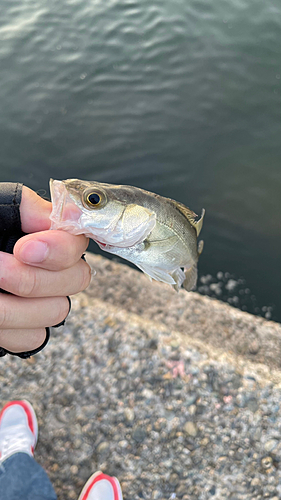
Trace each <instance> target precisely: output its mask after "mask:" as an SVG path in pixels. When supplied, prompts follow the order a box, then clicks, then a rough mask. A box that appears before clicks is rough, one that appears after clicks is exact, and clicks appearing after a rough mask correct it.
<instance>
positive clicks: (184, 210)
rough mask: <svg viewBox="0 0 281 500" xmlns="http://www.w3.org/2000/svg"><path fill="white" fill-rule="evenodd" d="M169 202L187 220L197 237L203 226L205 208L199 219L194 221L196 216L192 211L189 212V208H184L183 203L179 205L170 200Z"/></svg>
mask: <svg viewBox="0 0 281 500" xmlns="http://www.w3.org/2000/svg"><path fill="white" fill-rule="evenodd" d="M170 201H171V202H172V203H173V205H175V207H176V208H177V209H178V210H179V211H180V212H181V213H182V214H183V215H184V216H185V218H186V219H187V220H188V222H189V223H190V224H191V225H192V226H193V227H194V228H195V230H196V234H197V236H199V234H200V231H201V229H202V226H203V219H204V215H205V208H202V212H201V217H200V219H199V220H196V219H197V217H198V215H197V214H196V213H195V212H193V211H192V210H190V208H188V207H186V206H185V205H183V203H180V202H178V201H175V200H171V199H170Z"/></svg>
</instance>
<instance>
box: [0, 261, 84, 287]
mask: <svg viewBox="0 0 281 500" xmlns="http://www.w3.org/2000/svg"><path fill="white" fill-rule="evenodd" d="M90 280H91V268H90V266H88V264H87V263H86V262H85V261H84V260H82V259H79V261H78V262H77V264H75V265H74V266H72V267H70V268H68V269H64V270H62V271H47V270H46V269H40V268H36V267H32V266H28V265H27V264H22V263H21V262H20V261H18V260H17V259H15V257H14V256H13V255H11V254H8V253H4V252H0V287H1V288H3V289H4V290H6V291H7V292H10V293H12V294H14V295H18V296H20V297H55V296H57V297H62V296H64V295H73V294H75V293H78V292H81V291H82V290H85V288H87V286H88V285H89V284H90Z"/></svg>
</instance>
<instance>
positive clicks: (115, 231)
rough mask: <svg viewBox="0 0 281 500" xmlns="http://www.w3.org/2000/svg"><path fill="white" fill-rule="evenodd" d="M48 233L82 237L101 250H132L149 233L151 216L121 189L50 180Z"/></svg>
mask: <svg viewBox="0 0 281 500" xmlns="http://www.w3.org/2000/svg"><path fill="white" fill-rule="evenodd" d="M50 191H51V198H52V205H53V207H52V213H51V215H50V219H51V221H52V226H51V229H62V230H66V231H68V232H70V233H72V234H85V235H86V236H87V237H89V238H92V239H93V240H95V241H96V242H97V243H98V244H99V245H100V246H101V248H103V247H104V246H105V245H112V246H118V247H121V248H122V247H123V248H124V247H131V246H133V245H135V244H137V243H139V242H141V241H143V240H144V239H145V238H146V236H147V235H148V234H149V233H150V232H151V231H152V229H153V228H154V226H155V224H156V215H155V213H154V212H152V211H150V210H148V209H147V208H145V207H143V206H141V205H139V204H138V203H136V200H135V199H132V197H130V193H128V192H127V191H126V188H124V187H123V186H113V185H111V184H104V183H99V182H94V181H93V182H90V181H81V180H78V179H67V180H64V181H58V180H53V179H51V180H50Z"/></svg>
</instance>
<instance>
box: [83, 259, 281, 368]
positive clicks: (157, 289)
mask: <svg viewBox="0 0 281 500" xmlns="http://www.w3.org/2000/svg"><path fill="white" fill-rule="evenodd" d="M87 261H88V263H89V264H90V265H91V267H92V268H93V270H95V271H96V275H95V277H94V279H93V280H92V283H91V285H90V287H89V288H88V290H87V291H86V293H87V295H88V296H90V297H95V298H98V299H99V300H100V301H104V302H106V303H110V304H113V305H114V306H115V307H117V308H122V309H124V310H126V311H127V312H130V313H134V314H137V315H139V316H140V317H141V318H142V319H143V320H144V319H148V320H151V321H156V322H157V323H162V324H164V325H165V326H166V327H169V328H171V329H172V330H176V331H178V332H181V333H183V334H185V335H188V337H189V338H192V339H198V340H200V341H201V342H203V343H206V345H209V346H213V347H215V348H219V349H223V350H224V351H225V352H227V351H228V352H231V353H233V354H235V355H239V356H241V355H242V356H243V357H244V358H245V359H248V360H249V361H252V362H255V363H263V364H266V365H268V366H269V367H270V368H271V369H272V368H274V369H277V370H279V369H280V368H281V325H280V324H279V323H275V322H273V321H267V320H265V319H263V318H260V317H257V316H253V315H252V314H249V313H246V312H243V311H240V310H239V309H235V308H233V307H231V306H229V305H228V304H225V303H223V302H220V301H218V300H216V299H211V298H209V297H204V296H202V295H199V294H198V293H195V292H190V293H188V292H186V291H185V290H181V291H180V292H179V293H176V292H175V291H174V290H173V289H172V287H170V286H169V285H165V284H163V283H159V282H155V281H153V282H152V283H150V282H149V280H148V279H147V277H146V276H144V274H143V273H140V272H138V271H136V270H134V269H132V268H130V267H128V266H127V265H125V264H119V263H116V262H114V261H111V260H108V259H105V258H103V257H101V256H99V255H94V254H90V253H88V254H87Z"/></svg>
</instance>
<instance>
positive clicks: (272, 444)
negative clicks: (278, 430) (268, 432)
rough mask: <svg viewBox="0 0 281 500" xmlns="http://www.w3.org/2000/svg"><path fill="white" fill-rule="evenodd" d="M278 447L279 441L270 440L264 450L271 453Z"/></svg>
mask: <svg viewBox="0 0 281 500" xmlns="http://www.w3.org/2000/svg"><path fill="white" fill-rule="evenodd" d="M277 445H278V441H277V440H276V439H270V440H269V441H267V442H266V443H265V445H264V449H265V451H267V452H271V451H273V450H274V449H275V448H276V447H277Z"/></svg>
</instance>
